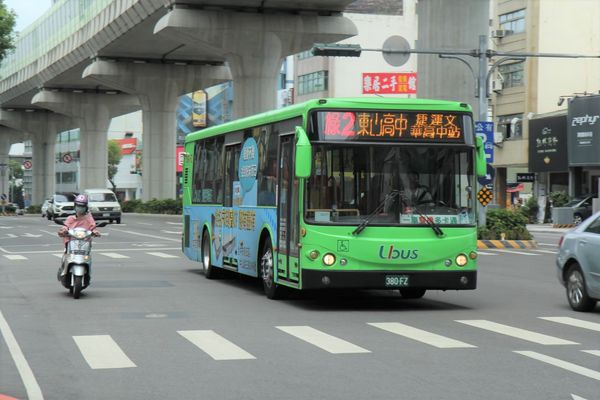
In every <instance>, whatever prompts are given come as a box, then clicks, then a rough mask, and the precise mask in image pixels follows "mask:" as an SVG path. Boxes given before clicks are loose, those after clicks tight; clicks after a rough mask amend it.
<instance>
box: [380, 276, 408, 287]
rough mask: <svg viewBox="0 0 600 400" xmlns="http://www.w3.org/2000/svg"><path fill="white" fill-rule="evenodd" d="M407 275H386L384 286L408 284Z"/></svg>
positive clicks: (404, 285)
mask: <svg viewBox="0 0 600 400" xmlns="http://www.w3.org/2000/svg"><path fill="white" fill-rule="evenodd" d="M408 278H409V277H408V275H386V276H385V287H406V286H408V281H409V279H408Z"/></svg>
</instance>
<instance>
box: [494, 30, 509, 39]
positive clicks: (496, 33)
mask: <svg viewBox="0 0 600 400" xmlns="http://www.w3.org/2000/svg"><path fill="white" fill-rule="evenodd" d="M511 33H512V31H511V30H509V29H496V30H493V31H492V34H491V35H490V36H491V37H493V38H497V39H502V38H503V37H505V36H508V35H509V34H511Z"/></svg>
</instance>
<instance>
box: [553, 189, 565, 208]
mask: <svg viewBox="0 0 600 400" xmlns="http://www.w3.org/2000/svg"><path fill="white" fill-rule="evenodd" d="M550 201H551V202H552V207H562V206H564V205H565V204H567V203H568V202H569V195H568V194H567V193H566V192H550Z"/></svg>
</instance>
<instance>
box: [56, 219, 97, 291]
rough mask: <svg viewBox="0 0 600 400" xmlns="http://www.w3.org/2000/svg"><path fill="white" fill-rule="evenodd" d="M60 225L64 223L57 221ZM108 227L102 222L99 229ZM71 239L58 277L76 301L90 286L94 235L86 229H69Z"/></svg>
mask: <svg viewBox="0 0 600 400" xmlns="http://www.w3.org/2000/svg"><path fill="white" fill-rule="evenodd" d="M55 223H56V224H58V225H63V226H64V222H63V221H60V220H55ZM106 225H108V222H100V223H98V224H97V225H96V227H97V228H102V227H104V226H106ZM66 236H67V237H68V238H69V241H68V242H67V251H66V252H65V253H64V254H63V257H62V261H61V265H60V267H59V268H58V273H57V275H56V277H57V278H58V281H59V282H60V283H62V285H63V286H64V287H66V288H67V289H69V293H71V294H72V295H73V298H74V299H78V298H79V295H80V294H81V291H82V290H83V289H85V288H86V287H88V286H89V284H90V278H91V272H92V236H93V233H92V231H90V230H87V229H85V228H74V229H69V230H68V231H67V233H66Z"/></svg>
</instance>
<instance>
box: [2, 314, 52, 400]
mask: <svg viewBox="0 0 600 400" xmlns="http://www.w3.org/2000/svg"><path fill="white" fill-rule="evenodd" d="M0 332H1V333H2V336H3V337H4V341H5V342H6V346H7V347H8V352H9V353H10V355H11V356H12V358H13V361H14V362H15V365H16V367H17V370H18V371H19V375H21V380H22V381H23V385H25V390H26V391H27V398H29V399H30V400H44V396H43V395H42V389H40V385H38V383H37V380H36V379H35V376H34V375H33V371H32V370H31V367H29V363H28V362H27V360H26V359H25V356H24V355H23V352H22V351H21V347H20V346H19V343H18V342H17V339H15V335H13V332H12V329H10V326H9V325H8V322H6V319H4V315H2V311H0Z"/></svg>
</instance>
